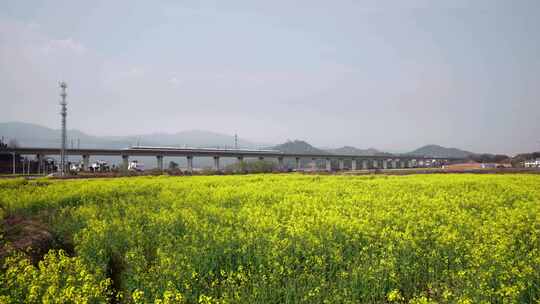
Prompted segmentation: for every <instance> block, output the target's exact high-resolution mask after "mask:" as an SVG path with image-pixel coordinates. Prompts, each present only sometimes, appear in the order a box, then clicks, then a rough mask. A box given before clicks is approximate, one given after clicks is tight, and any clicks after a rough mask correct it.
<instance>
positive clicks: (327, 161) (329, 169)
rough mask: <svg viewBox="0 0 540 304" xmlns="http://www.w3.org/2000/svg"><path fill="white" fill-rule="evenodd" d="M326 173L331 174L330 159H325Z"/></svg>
mask: <svg viewBox="0 0 540 304" xmlns="http://www.w3.org/2000/svg"><path fill="white" fill-rule="evenodd" d="M326 171H328V172H331V171H332V162H331V160H330V158H327V159H326Z"/></svg>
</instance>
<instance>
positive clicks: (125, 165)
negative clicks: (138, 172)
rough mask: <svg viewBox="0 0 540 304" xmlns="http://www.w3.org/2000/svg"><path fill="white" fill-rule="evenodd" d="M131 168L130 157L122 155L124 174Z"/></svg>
mask: <svg viewBox="0 0 540 304" xmlns="http://www.w3.org/2000/svg"><path fill="white" fill-rule="evenodd" d="M128 168H129V155H122V168H120V169H121V170H122V172H124V173H126V172H127V171H128Z"/></svg>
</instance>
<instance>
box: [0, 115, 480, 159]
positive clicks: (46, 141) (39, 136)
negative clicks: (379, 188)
mask: <svg viewBox="0 0 540 304" xmlns="http://www.w3.org/2000/svg"><path fill="white" fill-rule="evenodd" d="M0 136H3V137H4V139H5V140H6V141H7V140H9V139H12V138H14V139H16V140H17V142H18V144H19V145H20V146H34V147H58V146H60V130H56V129H51V128H47V127H44V126H40V125H36V124H31V123H23V122H5V123H0ZM72 140H73V145H74V147H77V142H79V143H80V147H81V148H98V147H99V148H113V149H114V148H126V147H129V146H134V145H145V146H176V147H184V146H187V147H220V148H232V147H234V135H227V134H220V133H215V132H208V131H202V130H189V131H181V132H177V133H174V134H168V133H152V134H141V135H131V136H93V135H88V134H86V133H84V132H81V131H79V130H68V146H69V145H71V141H72ZM238 146H239V147H241V148H267V149H275V150H279V151H282V152H287V153H317V154H329V155H331V154H341V155H388V156H391V155H393V154H392V153H387V152H383V151H379V150H377V149H375V148H368V149H359V148H356V147H352V146H344V147H341V148H326V149H321V148H316V147H314V146H312V145H310V144H309V143H307V142H305V141H301V140H294V141H287V142H285V143H283V144H279V145H271V144H262V143H255V142H251V141H248V140H244V139H242V138H238ZM406 154H412V155H423V156H434V157H456V158H466V157H468V156H470V155H472V154H474V153H472V152H468V151H463V150H460V149H456V148H445V147H442V146H438V145H427V146H423V147H421V148H418V149H416V150H414V151H411V152H409V153H406Z"/></svg>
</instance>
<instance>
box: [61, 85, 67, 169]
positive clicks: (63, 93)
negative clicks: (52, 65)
mask: <svg viewBox="0 0 540 304" xmlns="http://www.w3.org/2000/svg"><path fill="white" fill-rule="evenodd" d="M60 89H61V93H60V97H62V101H60V106H61V107H62V111H61V112H60V115H62V149H61V151H60V174H61V175H62V176H64V175H65V174H66V140H67V132H66V117H67V102H66V96H67V94H66V89H67V83H65V82H64V81H62V82H60Z"/></svg>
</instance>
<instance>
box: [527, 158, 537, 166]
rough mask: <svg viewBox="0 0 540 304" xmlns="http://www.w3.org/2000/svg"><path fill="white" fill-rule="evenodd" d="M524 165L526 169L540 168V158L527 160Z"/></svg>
mask: <svg viewBox="0 0 540 304" xmlns="http://www.w3.org/2000/svg"><path fill="white" fill-rule="evenodd" d="M524 165H525V168H540V158H537V159H531V160H526V161H525V163H524Z"/></svg>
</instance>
